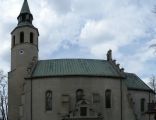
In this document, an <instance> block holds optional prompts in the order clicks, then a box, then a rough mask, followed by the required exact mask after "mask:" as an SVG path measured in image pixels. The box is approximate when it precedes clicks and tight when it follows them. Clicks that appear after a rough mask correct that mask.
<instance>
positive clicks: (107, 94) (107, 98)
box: [105, 89, 111, 108]
mask: <svg viewBox="0 0 156 120" xmlns="http://www.w3.org/2000/svg"><path fill="white" fill-rule="evenodd" d="M105 106H106V108H111V90H109V89H107V90H106V91H105Z"/></svg>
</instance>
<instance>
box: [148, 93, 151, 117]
mask: <svg viewBox="0 0 156 120" xmlns="http://www.w3.org/2000/svg"><path fill="white" fill-rule="evenodd" d="M148 101H149V103H150V101H151V97H150V91H149V95H148ZM149 120H151V116H150V114H149Z"/></svg>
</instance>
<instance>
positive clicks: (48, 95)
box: [45, 90, 52, 111]
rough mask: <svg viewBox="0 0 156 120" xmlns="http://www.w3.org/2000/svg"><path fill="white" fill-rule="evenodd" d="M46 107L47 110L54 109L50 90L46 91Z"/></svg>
mask: <svg viewBox="0 0 156 120" xmlns="http://www.w3.org/2000/svg"><path fill="white" fill-rule="evenodd" d="M45 102H46V103H45V109H46V111H52V91H50V90H48V91H46V93H45Z"/></svg>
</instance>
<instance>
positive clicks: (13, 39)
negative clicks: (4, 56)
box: [12, 35, 15, 47]
mask: <svg viewBox="0 0 156 120" xmlns="http://www.w3.org/2000/svg"><path fill="white" fill-rule="evenodd" d="M14 46H15V35H14V36H13V38H12V47H14Z"/></svg>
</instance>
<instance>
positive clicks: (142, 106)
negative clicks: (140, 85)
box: [140, 98, 145, 112]
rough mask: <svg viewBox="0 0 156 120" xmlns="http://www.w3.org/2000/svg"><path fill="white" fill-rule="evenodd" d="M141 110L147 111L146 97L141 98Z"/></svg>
mask: <svg viewBox="0 0 156 120" xmlns="http://www.w3.org/2000/svg"><path fill="white" fill-rule="evenodd" d="M140 110H141V112H144V111H145V99H144V98H142V99H141V100H140Z"/></svg>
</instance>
